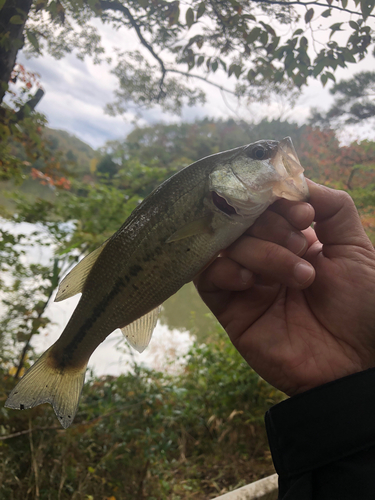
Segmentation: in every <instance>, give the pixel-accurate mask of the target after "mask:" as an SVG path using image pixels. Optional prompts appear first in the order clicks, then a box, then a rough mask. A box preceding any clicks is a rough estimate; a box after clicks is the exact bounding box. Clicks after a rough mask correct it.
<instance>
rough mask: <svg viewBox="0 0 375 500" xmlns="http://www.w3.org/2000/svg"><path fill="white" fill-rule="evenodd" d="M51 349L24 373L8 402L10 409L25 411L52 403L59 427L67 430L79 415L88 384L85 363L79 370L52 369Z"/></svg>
mask: <svg viewBox="0 0 375 500" xmlns="http://www.w3.org/2000/svg"><path fill="white" fill-rule="evenodd" d="M51 349H52V348H51V347H50V348H49V349H48V350H47V351H46V352H45V353H44V354H43V355H42V356H41V357H40V358H39V359H38V361H37V362H36V363H35V364H34V365H33V366H32V367H31V368H30V369H29V370H28V371H27V372H26V373H25V375H24V376H23V377H22V378H21V380H20V381H19V382H18V384H17V385H16V387H15V388H14V389H13V390H12V392H11V393H10V394H9V397H8V399H7V400H6V402H5V406H6V407H7V408H13V409H14V410H26V409H28V408H33V407H34V406H38V405H40V404H42V403H50V404H51V405H52V407H53V409H54V411H55V413H56V416H57V418H58V420H59V422H60V424H61V425H62V426H63V427H64V429H66V428H67V427H69V426H70V424H71V423H72V422H73V420H74V417H75V414H76V413H77V409H78V403H79V398H80V396H81V392H82V387H83V383H84V381H85V372H86V364H85V365H83V367H82V368H80V369H73V368H69V369H63V370H61V369H58V368H53V363H50V362H49V361H50V359H49V356H50V351H51Z"/></svg>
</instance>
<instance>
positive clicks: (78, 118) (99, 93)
mask: <svg viewBox="0 0 375 500" xmlns="http://www.w3.org/2000/svg"><path fill="white" fill-rule="evenodd" d="M336 20H337V18H335V21H336ZM331 22H332V21H330V23H331ZM97 26H98V28H99V30H100V34H101V37H102V43H103V46H104V48H105V49H106V55H109V56H113V55H114V53H113V47H114V46H120V47H124V46H126V48H127V50H130V49H132V48H134V49H136V48H138V47H139V46H138V41H137V39H136V36H135V34H134V33H133V32H132V31H130V30H127V29H125V28H122V29H119V30H118V31H114V30H112V29H111V28H110V27H109V26H108V25H104V26H103V25H101V24H99V23H98V22H97ZM342 36H343V35H342ZM345 36H346V35H345ZM18 62H20V63H22V64H24V65H25V67H26V68H27V69H28V70H30V71H33V72H37V73H38V74H39V75H40V81H41V83H42V86H43V88H44V90H45V92H46V94H45V96H44V97H43V99H42V100H41V102H40V103H39V105H38V108H37V109H38V111H40V112H42V113H44V114H45V115H46V116H47V118H48V121H49V126H50V127H52V128H58V129H62V130H66V131H68V132H70V133H71V134H74V135H76V136H77V137H79V138H80V139H81V140H83V141H85V142H87V143H88V144H90V146H92V147H93V148H95V149H96V148H98V147H100V146H102V145H103V144H104V143H105V141H107V140H111V139H118V138H124V137H125V136H126V135H127V134H128V133H129V132H130V131H131V130H132V129H133V128H134V113H131V112H129V113H127V114H126V115H125V116H109V115H108V114H106V113H105V110H104V108H105V105H106V104H107V103H109V102H111V101H113V100H114V98H113V96H114V94H113V93H114V90H115V88H116V84H117V78H116V77H115V76H114V75H112V74H111V71H110V70H111V65H110V64H108V63H106V62H103V63H102V64H100V65H95V64H94V63H93V62H92V60H91V59H90V58H86V59H85V60H84V61H81V60H79V59H78V58H77V57H76V56H75V55H74V53H72V54H69V55H67V56H66V57H64V58H62V59H60V60H56V59H54V58H52V56H50V55H45V56H43V57H38V58H35V57H33V58H30V59H27V58H26V56H25V54H23V53H21V54H20V55H19V58H18ZM368 69H375V59H374V57H372V56H368V57H367V58H366V59H365V60H364V61H362V62H361V63H358V64H356V65H351V66H349V67H348V69H341V68H339V70H338V71H337V73H336V76H337V78H338V79H341V78H349V77H350V76H351V75H352V74H353V72H354V71H360V70H368ZM221 78H222V79H223V81H220V79H221ZM214 79H215V81H216V82H217V83H221V84H222V85H225V86H230V85H233V84H234V83H235V79H234V77H232V78H231V79H230V80H227V79H225V77H224V74H223V73H221V75H220V73H219V71H218V72H217V73H216V74H215V77H214ZM202 88H203V89H204V90H205V91H206V92H207V103H206V104H205V105H203V106H202V105H200V106H199V107H197V106H196V107H192V108H188V107H185V108H184V109H183V112H182V116H181V117H178V116H173V115H169V114H166V113H163V112H162V111H161V110H160V109H159V108H158V107H155V108H153V109H151V110H146V111H143V112H142V118H141V120H140V121H139V122H138V123H139V124H140V125H146V124H147V125H148V124H154V123H158V122H160V121H163V122H176V121H179V120H185V121H194V120H195V119H199V118H203V117H205V116H209V117H212V118H223V119H227V118H234V119H244V120H247V121H253V120H254V121H258V120H260V119H262V118H264V117H268V118H277V117H282V118H287V119H290V120H293V121H297V122H298V123H303V122H305V121H306V119H307V118H308V116H309V113H310V108H311V107H315V106H318V107H319V108H322V109H328V107H329V106H330V104H331V103H332V101H333V97H332V96H331V95H330V93H329V91H328V87H327V88H323V87H322V85H321V83H320V81H317V80H313V79H311V80H310V83H309V86H308V87H307V88H306V89H305V90H304V92H303V94H302V96H301V97H300V99H299V100H298V102H297V104H296V106H295V107H294V109H291V108H290V107H289V106H288V105H287V104H286V102H285V101H284V102H280V101H274V102H273V103H272V104H270V105H264V104H259V103H252V104H251V105H247V106H246V105H244V103H241V105H240V106H239V105H238V103H237V102H236V101H235V100H234V99H233V98H230V97H227V99H226V102H225V101H224V100H223V97H222V95H221V93H220V91H219V90H218V89H216V88H214V87H211V86H209V85H207V84H204V83H203V84H202ZM227 104H229V106H228V105H227ZM367 132H368V131H366V130H365V135H366V134H367ZM350 134H351V135H350V137H352V136H353V137H355V136H356V135H358V134H359V135H361V134H363V131H362V132H361V130H359V129H358V127H356V128H355V129H352V130H351V131H350ZM370 135H371V132H370Z"/></svg>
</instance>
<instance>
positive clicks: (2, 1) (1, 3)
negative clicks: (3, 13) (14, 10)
mask: <svg viewBox="0 0 375 500" xmlns="http://www.w3.org/2000/svg"><path fill="white" fill-rule="evenodd" d="M5 2H6V0H0V10H1V9H2V8H3V7H4V4H5Z"/></svg>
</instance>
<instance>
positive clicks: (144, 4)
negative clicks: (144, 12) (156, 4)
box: [138, 0, 149, 9]
mask: <svg viewBox="0 0 375 500" xmlns="http://www.w3.org/2000/svg"><path fill="white" fill-rule="evenodd" d="M138 3H139V5H140V6H141V7H143V8H144V9H145V8H146V7H147V6H148V3H149V0H138Z"/></svg>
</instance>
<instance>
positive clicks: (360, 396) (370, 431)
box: [266, 369, 375, 500]
mask: <svg viewBox="0 0 375 500" xmlns="http://www.w3.org/2000/svg"><path fill="white" fill-rule="evenodd" d="M266 427H267V432H268V437H269V442H270V447H271V452H272V457H273V460H274V464H275V468H276V471H277V472H278V474H279V476H280V481H279V485H280V496H279V499H280V500H294V499H295V500H301V499H303V500H335V499H340V500H345V499H350V500H354V499H361V500H367V499H368V500H370V499H371V500H372V499H373V498H375V474H374V472H375V369H371V370H367V371H366V372H361V373H357V374H355V375H351V376H349V377H345V378H342V379H339V380H336V381H335V382H331V383H329V384H325V385H322V386H320V387H317V388H315V389H312V390H311V391H308V392H305V393H303V394H300V395H298V396H294V397H292V398H290V399H288V400H286V401H284V402H282V403H280V404H278V405H276V406H274V407H273V408H271V409H270V410H269V411H268V412H267V414H266Z"/></svg>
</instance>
